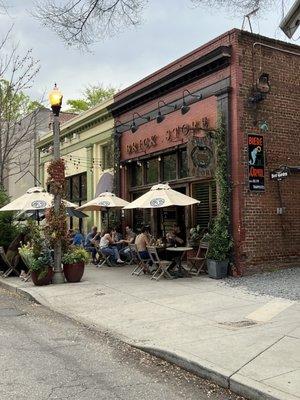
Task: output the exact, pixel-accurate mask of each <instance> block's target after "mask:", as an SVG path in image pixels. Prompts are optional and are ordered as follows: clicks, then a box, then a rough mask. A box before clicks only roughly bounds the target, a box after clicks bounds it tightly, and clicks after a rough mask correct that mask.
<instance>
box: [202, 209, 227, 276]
mask: <svg viewBox="0 0 300 400" xmlns="http://www.w3.org/2000/svg"><path fill="white" fill-rule="evenodd" d="M231 246H232V241H231V238H230V235H229V232H228V223H227V221H226V220H224V216H222V215H221V216H220V217H219V216H217V217H216V219H215V221H214V223H213V226H212V229H211V232H210V233H209V235H208V252H207V272H208V275H209V276H210V277H211V278H214V279H221V278H224V277H225V276H227V274H228V264H229V252H230V249H231Z"/></svg>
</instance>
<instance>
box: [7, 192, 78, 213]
mask: <svg viewBox="0 0 300 400" xmlns="http://www.w3.org/2000/svg"><path fill="white" fill-rule="evenodd" d="M53 198H54V196H53V195H52V194H50V193H48V192H47V191H46V190H45V189H44V188H42V187H39V186H37V187H33V188H30V189H28V190H27V192H26V193H25V194H23V196H20V197H18V198H17V199H16V200H13V201H12V202H11V203H8V204H6V206H4V207H2V208H0V211H39V210H45V209H46V208H50V207H52V203H53ZM63 203H64V205H65V206H66V207H69V208H77V207H78V206H77V204H74V203H71V202H69V201H67V200H63Z"/></svg>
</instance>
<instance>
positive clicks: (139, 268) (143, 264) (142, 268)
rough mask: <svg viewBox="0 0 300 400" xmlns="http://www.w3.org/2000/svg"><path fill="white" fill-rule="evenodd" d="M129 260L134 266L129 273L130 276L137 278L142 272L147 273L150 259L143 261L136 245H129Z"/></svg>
mask: <svg viewBox="0 0 300 400" xmlns="http://www.w3.org/2000/svg"><path fill="white" fill-rule="evenodd" d="M129 248H130V253H131V258H132V260H133V263H134V264H135V265H136V266H135V267H134V269H133V270H132V272H131V275H137V276H139V275H140V274H141V273H142V272H146V273H147V272H149V262H150V261H151V259H150V258H147V259H144V258H142V257H141V256H140V253H139V251H138V249H137V246H136V244H129Z"/></svg>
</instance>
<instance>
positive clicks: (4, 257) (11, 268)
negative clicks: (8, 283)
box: [0, 247, 20, 278]
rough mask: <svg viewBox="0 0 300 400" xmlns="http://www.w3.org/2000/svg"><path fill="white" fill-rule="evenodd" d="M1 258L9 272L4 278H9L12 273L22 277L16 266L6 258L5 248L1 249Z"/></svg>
mask: <svg viewBox="0 0 300 400" xmlns="http://www.w3.org/2000/svg"><path fill="white" fill-rule="evenodd" d="M0 257H1V259H2V260H3V262H4V264H5V265H6V266H7V267H8V268H7V270H6V271H5V272H4V274H3V275H2V276H3V278H7V277H8V276H9V275H10V274H11V273H12V272H14V273H15V274H16V275H17V276H19V275H20V272H19V271H18V270H17V269H16V267H15V265H12V264H11V263H10V262H9V260H8V259H7V257H6V254H5V251H4V248H3V247H0Z"/></svg>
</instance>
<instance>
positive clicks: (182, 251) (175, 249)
mask: <svg viewBox="0 0 300 400" xmlns="http://www.w3.org/2000/svg"><path fill="white" fill-rule="evenodd" d="M166 250H167V251H173V252H174V253H180V254H178V255H177V256H176V257H174V258H175V259H176V262H177V267H178V272H179V273H180V274H181V275H183V272H182V264H181V260H182V258H183V256H184V254H185V253H186V252H187V251H190V250H193V248H192V247H184V246H178V247H167V248H166Z"/></svg>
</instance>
